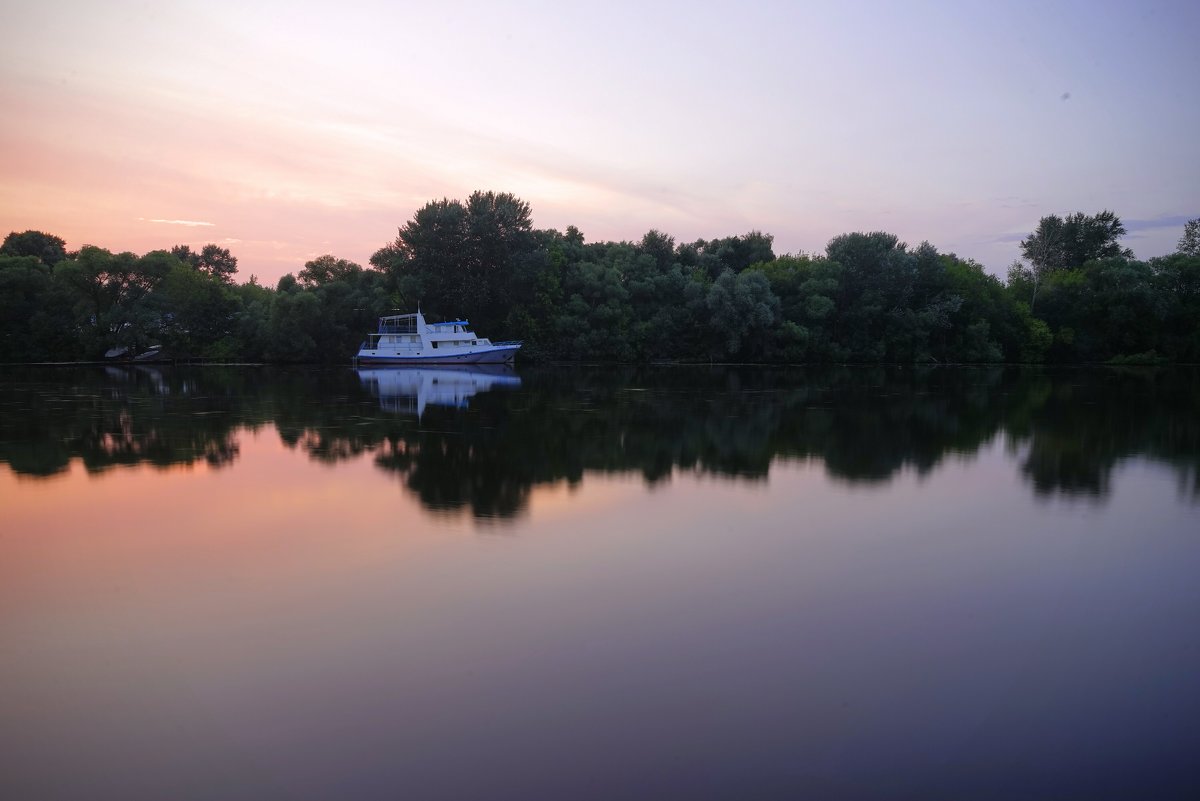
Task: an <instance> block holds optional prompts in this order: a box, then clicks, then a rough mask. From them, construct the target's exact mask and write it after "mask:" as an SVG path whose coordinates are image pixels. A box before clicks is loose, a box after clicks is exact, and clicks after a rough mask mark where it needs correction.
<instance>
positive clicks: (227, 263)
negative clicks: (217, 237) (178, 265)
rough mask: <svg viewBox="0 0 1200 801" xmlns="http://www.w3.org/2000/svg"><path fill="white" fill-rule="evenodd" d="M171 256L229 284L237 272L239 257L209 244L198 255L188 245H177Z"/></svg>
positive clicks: (227, 250) (226, 249) (225, 249)
mask: <svg viewBox="0 0 1200 801" xmlns="http://www.w3.org/2000/svg"><path fill="white" fill-rule="evenodd" d="M171 255H173V256H174V257H175V258H177V259H179V260H180V261H182V262H183V263H184V264H189V265H191V266H192V267H193V268H195V269H196V270H199V271H200V272H202V273H208V274H209V275H211V276H212V277H214V278H219V279H220V280H222V281H224V282H225V283H227V284H228V283H231V282H232V281H233V274H234V273H236V272H237V257H236V256H234V255H233V254H232V253H230V252H229V248H223V247H219V246H217V245H213V244H208V245H205V246H204V247H203V248H201V249H200V252H198V253H197V252H196V251H194V250H192V249H191V247H190V246H188V245H176V246H175V247H173V248H171Z"/></svg>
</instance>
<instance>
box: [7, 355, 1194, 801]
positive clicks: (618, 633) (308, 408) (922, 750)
mask: <svg viewBox="0 0 1200 801" xmlns="http://www.w3.org/2000/svg"><path fill="white" fill-rule="evenodd" d="M1198 621H1200V372H1197V371H1194V370H1150V371H1141V370H1128V371H1118V370H1069V371H1022V370H1004V369H931V370H913V369H891V370H889V369H872V368H859V369H834V370H807V371H805V370H775V369H745V370H732V369H700V368H660V369H646V370H633V369H617V370H613V369H576V370H538V371H526V370H522V371H521V372H519V373H511V372H492V373H465V372H453V371H429V370H422V371H403V370H391V371H362V372H361V373H359V372H356V371H354V370H350V369H338V370H323V371H316V370H267V369H258V368H201V369H187V370H185V369H158V368H152V367H141V368H134V369H123V368H107V369H106V368H100V367H96V368H79V369H23V368H22V369H18V368H0V638H2V639H0V699H2V700H3V709H2V714H0V797H4V798H13V799H107V798H113V799H267V798H270V799H293V798H294V799H333V798H347V799H350V798H363V799H435V800H436V799H490V798H496V799H541V798H546V799H621V798H689V799H691V798H705V799H707V798H814V799H858V798H911V799H939V798H945V799H961V798H996V799H1011V798H1039V799H1040V798H1046V799H1051V798H1054V799H1061V798H1195V797H1200V760H1197V755H1198V754H1200V622H1198Z"/></svg>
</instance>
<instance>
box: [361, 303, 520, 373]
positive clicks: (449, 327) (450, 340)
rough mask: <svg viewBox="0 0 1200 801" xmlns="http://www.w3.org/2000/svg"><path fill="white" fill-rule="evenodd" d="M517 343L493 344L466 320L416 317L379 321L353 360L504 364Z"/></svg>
mask: <svg viewBox="0 0 1200 801" xmlns="http://www.w3.org/2000/svg"><path fill="white" fill-rule="evenodd" d="M520 348H521V343H520V342H492V341H491V340H490V339H487V338H486V337H481V336H478V335H476V334H475V333H473V332H472V331H471V328H470V323H468V322H467V321H466V320H451V321H449V322H445V323H427V322H425V315H423V314H421V311H420V310H419V309H418V310H417V312H416V314H393V315H390V316H388V317H380V318H379V330H377V331H375V332H374V333H371V334H367V341H366V342H364V343H362V346H361V347H359V349H358V355H357V356H355V357H354V360H355V362H357V363H358V364H505V363H509V362H511V361H512V360H513V359H514V358H515V357H516V355H517V351H518V350H520Z"/></svg>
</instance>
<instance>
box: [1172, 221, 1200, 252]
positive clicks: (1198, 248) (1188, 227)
mask: <svg viewBox="0 0 1200 801" xmlns="http://www.w3.org/2000/svg"><path fill="white" fill-rule="evenodd" d="M1175 252H1176V253H1182V254H1183V255H1184V256H1200V217H1197V218H1196V219H1194V220H1188V221H1187V223H1185V224H1184V226H1183V236H1181V237H1179V246H1178V247H1177V248H1176V249H1175Z"/></svg>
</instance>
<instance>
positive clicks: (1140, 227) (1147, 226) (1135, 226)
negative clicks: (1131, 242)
mask: <svg viewBox="0 0 1200 801" xmlns="http://www.w3.org/2000/svg"><path fill="white" fill-rule="evenodd" d="M1190 219H1192V218H1191V217H1189V216H1187V215H1186V214H1161V215H1159V216H1158V217H1155V218H1153V219H1150V220H1122V221H1121V222H1123V223H1124V224H1125V230H1126V231H1129V232H1130V233H1133V232H1135V231H1153V230H1156V229H1158V228H1180V229H1182V228H1183V226H1184V225H1185V224H1186V223H1187V221H1188V220H1190Z"/></svg>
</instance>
